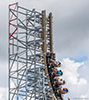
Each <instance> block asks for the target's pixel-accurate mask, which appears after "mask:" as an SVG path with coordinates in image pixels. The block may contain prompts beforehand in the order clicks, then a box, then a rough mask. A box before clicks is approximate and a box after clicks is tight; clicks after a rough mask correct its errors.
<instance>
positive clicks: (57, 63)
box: [50, 59, 61, 68]
mask: <svg viewBox="0 0 89 100" xmlns="http://www.w3.org/2000/svg"><path fill="white" fill-rule="evenodd" d="M50 62H51V64H50V67H51V68H54V67H60V66H61V63H60V62H59V61H55V60H53V59H50Z"/></svg>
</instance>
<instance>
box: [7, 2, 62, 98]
mask: <svg viewBox="0 0 89 100" xmlns="http://www.w3.org/2000/svg"><path fill="white" fill-rule="evenodd" d="M8 38H9V39H8V40H9V46H8V47H9V99H8V100H57V98H56V97H55V94H54V91H53V89H52V85H51V82H50V78H49V75H48V70H47V64H46V53H47V52H52V53H53V41H52V13H50V14H49V15H48V16H46V11H42V12H41V13H39V12H37V11H36V10H35V9H33V10H29V9H26V8H23V7H21V6H19V5H18V3H14V4H10V5H9V36H8ZM58 100H63V99H62V98H59V99H58Z"/></svg>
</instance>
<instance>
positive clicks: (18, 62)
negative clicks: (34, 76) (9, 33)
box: [17, 3, 19, 100]
mask: <svg viewBox="0 0 89 100" xmlns="http://www.w3.org/2000/svg"><path fill="white" fill-rule="evenodd" d="M17 28H18V3H17ZM18 35H19V31H18V30H17V100H19V79H18V78H19V73H18V69H19V56H18V52H19V44H18Z"/></svg>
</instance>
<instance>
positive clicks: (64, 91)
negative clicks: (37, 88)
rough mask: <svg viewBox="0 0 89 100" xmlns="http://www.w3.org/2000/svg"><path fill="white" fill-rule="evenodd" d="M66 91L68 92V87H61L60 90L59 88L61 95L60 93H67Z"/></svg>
mask: <svg viewBox="0 0 89 100" xmlns="http://www.w3.org/2000/svg"><path fill="white" fill-rule="evenodd" d="M66 93H68V89H67V88H62V87H61V88H59V89H58V90H57V94H58V95H59V94H66Z"/></svg>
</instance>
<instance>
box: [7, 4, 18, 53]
mask: <svg viewBox="0 0 89 100" xmlns="http://www.w3.org/2000/svg"><path fill="white" fill-rule="evenodd" d="M12 6H13V7H14V8H13V13H14V12H15V10H16V7H17V3H13V4H10V5H9V7H12ZM13 13H11V17H10V19H9V39H10V40H12V54H14V39H16V37H15V36H14V34H15V33H16V31H17V30H18V28H17V27H16V26H15V25H14V24H13V23H12V22H14V21H16V19H17V18H13V15H14V14H13ZM11 26H12V27H14V28H15V29H14V30H13V32H12V34H10V29H11Z"/></svg>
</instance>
